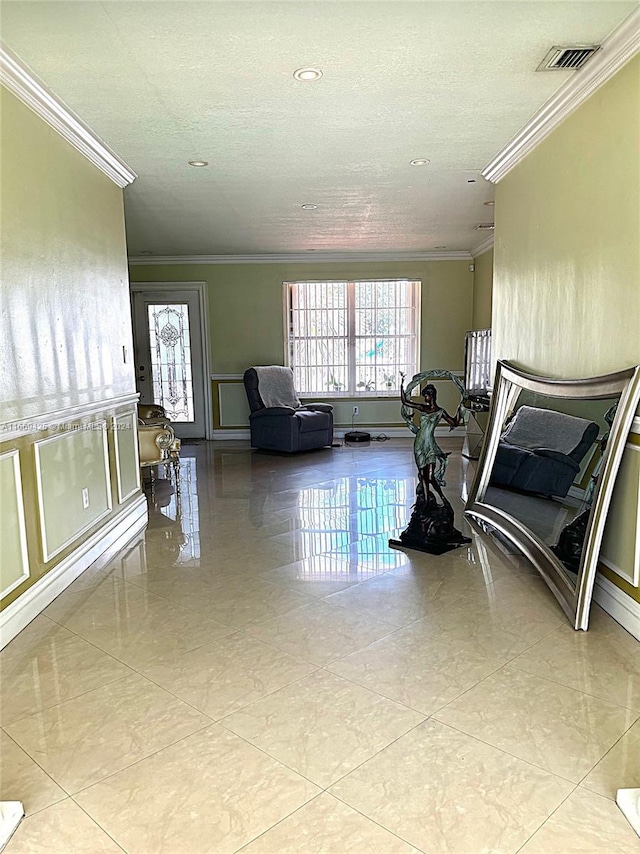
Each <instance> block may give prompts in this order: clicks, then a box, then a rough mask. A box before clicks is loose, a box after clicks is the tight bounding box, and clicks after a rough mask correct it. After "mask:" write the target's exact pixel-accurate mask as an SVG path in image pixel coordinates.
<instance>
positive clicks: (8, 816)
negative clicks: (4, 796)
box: [0, 801, 24, 851]
mask: <svg viewBox="0 0 640 854" xmlns="http://www.w3.org/2000/svg"><path fill="white" fill-rule="evenodd" d="M23 818H24V807H23V805H22V801H0V851H3V850H4V846H5V845H6V844H7V842H8V841H9V840H10V839H11V837H12V836H13V834H14V833H15V832H16V830H17V829H18V825H19V824H20V822H21V821H22V819H23Z"/></svg>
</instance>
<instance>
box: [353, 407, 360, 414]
mask: <svg viewBox="0 0 640 854" xmlns="http://www.w3.org/2000/svg"><path fill="white" fill-rule="evenodd" d="M359 412H360V410H359V408H358V407H357V406H354V407H353V414H354V415H357V414H358V413H359Z"/></svg>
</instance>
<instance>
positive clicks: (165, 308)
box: [147, 303, 194, 421]
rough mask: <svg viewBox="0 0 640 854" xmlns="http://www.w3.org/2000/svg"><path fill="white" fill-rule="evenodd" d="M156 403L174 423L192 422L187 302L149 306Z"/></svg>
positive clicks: (152, 373)
mask: <svg viewBox="0 0 640 854" xmlns="http://www.w3.org/2000/svg"><path fill="white" fill-rule="evenodd" d="M147 311H148V321H149V346H150V351H151V382H152V386H153V400H154V401H155V402H156V403H159V404H160V406H163V407H164V408H165V411H166V413H167V416H168V417H169V418H170V419H171V420H172V421H193V420H194V411H193V373H192V369H191V340H190V336H189V306H188V304H187V303H172V304H170V305H167V304H163V305H162V304H161V305H157V304H149V305H148V306H147Z"/></svg>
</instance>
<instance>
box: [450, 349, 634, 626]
mask: <svg viewBox="0 0 640 854" xmlns="http://www.w3.org/2000/svg"><path fill="white" fill-rule="evenodd" d="M522 390H527V391H530V392H533V393H538V394H542V395H546V396H548V397H557V398H570V399H574V400H579V399H586V400H588V399H591V400H598V399H603V398H606V397H610V396H612V395H615V394H619V395H620V399H619V402H618V408H617V411H616V415H615V418H614V421H613V424H612V426H611V432H610V435H609V439H608V441H607V446H606V449H605V452H604V455H603V459H602V465H601V468H600V474H599V476H598V480H597V482H596V486H595V491H594V495H593V502H592V505H591V510H590V514H589V521H588V525H587V532H586V536H585V541H584V545H583V549H582V556H581V559H580V567H579V570H578V577H577V582H576V586H575V589H574V588H573V586H572V584H571V583H570V581H569V577H568V575H567V573H566V570H565V569H564V566H563V564H562V562H561V561H560V559H559V558H557V557H556V556H555V555H554V554H553V552H552V551H551V549H550V548H549V547H548V546H547V545H546V544H545V543H544V542H543V541H542V540H541V539H540V538H539V537H538V536H537V535H536V534H534V533H533V531H531V530H529V528H527V527H526V526H525V525H524V524H523V523H522V522H521V521H519V520H518V519H516V518H514V517H513V516H510V515H509V514H508V513H506V512H505V511H504V510H502V509H499V508H497V507H493V506H491V505H490V504H485V503H484V498H485V493H486V491H487V487H488V486H489V480H490V476H491V471H492V468H493V464H494V460H495V456H496V452H497V449H498V441H499V439H500V434H501V432H502V428H503V425H504V422H505V418H506V416H507V414H508V413H509V412H510V411H511V409H512V407H513V406H514V404H515V402H516V399H517V397H518V394H519V393H520V392H521V391H522ZM639 402H640V367H635V368H629V369H628V370H625V371H620V372H618V373H615V374H608V375H607V376H603V377H592V378H590V379H578V380H562V379H551V378H548V377H538V376H534V375H533V374H527V373H525V372H523V371H521V370H519V369H518V368H516V367H515V366H514V365H512V364H511V363H510V362H500V361H499V362H498V366H497V371H496V377H495V382H494V394H493V398H492V402H491V411H490V414H489V423H488V426H487V433H486V438H485V442H484V446H483V449H482V453H481V455H480V459H479V460H478V467H477V470H476V475H475V478H474V481H473V485H472V487H471V491H470V493H469V498H468V501H467V504H466V507H465V514H466V515H467V516H470V517H471V518H476V519H479V520H482V521H484V522H488V523H489V524H490V525H492V526H493V527H494V528H496V529H497V530H498V531H500V532H501V533H502V534H504V536H505V537H507V538H508V539H509V540H510V541H511V542H512V543H514V544H515V545H516V546H517V547H518V548H519V549H520V550H521V551H522V552H523V553H524V555H525V556H526V557H527V558H528V559H529V561H530V562H531V563H532V564H533V565H534V566H535V568H536V569H537V570H538V572H539V573H540V574H541V575H542V577H543V578H544V580H545V581H546V582H547V584H548V585H549V587H550V588H551V590H552V591H553V593H554V595H555V596H556V598H557V600H558V602H559V603H560V605H561V606H562V609H563V610H564V612H565V613H566V615H567V617H568V618H569V620H570V622H571V623H572V625H573V627H574V628H575V629H583V630H585V631H586V629H587V628H588V626H589V610H590V607H591V596H592V594H593V586H594V583H595V577H596V570H597V565H598V555H599V552H600V544H601V542H602V535H603V533H604V526H605V522H606V518H607V511H608V508H609V503H610V501H611V495H612V493H613V487H614V484H615V479H616V474H617V471H618V468H619V466H620V460H621V459H622V454H623V451H624V446H625V442H626V439H627V436H628V433H629V430H630V428H631V422H632V420H633V417H634V415H635V412H636V409H637V407H638V403H639Z"/></svg>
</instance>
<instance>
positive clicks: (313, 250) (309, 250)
mask: <svg viewBox="0 0 640 854" xmlns="http://www.w3.org/2000/svg"><path fill="white" fill-rule="evenodd" d="M304 251H305V252H315V251H316V250H315V249H305V250H304Z"/></svg>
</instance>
